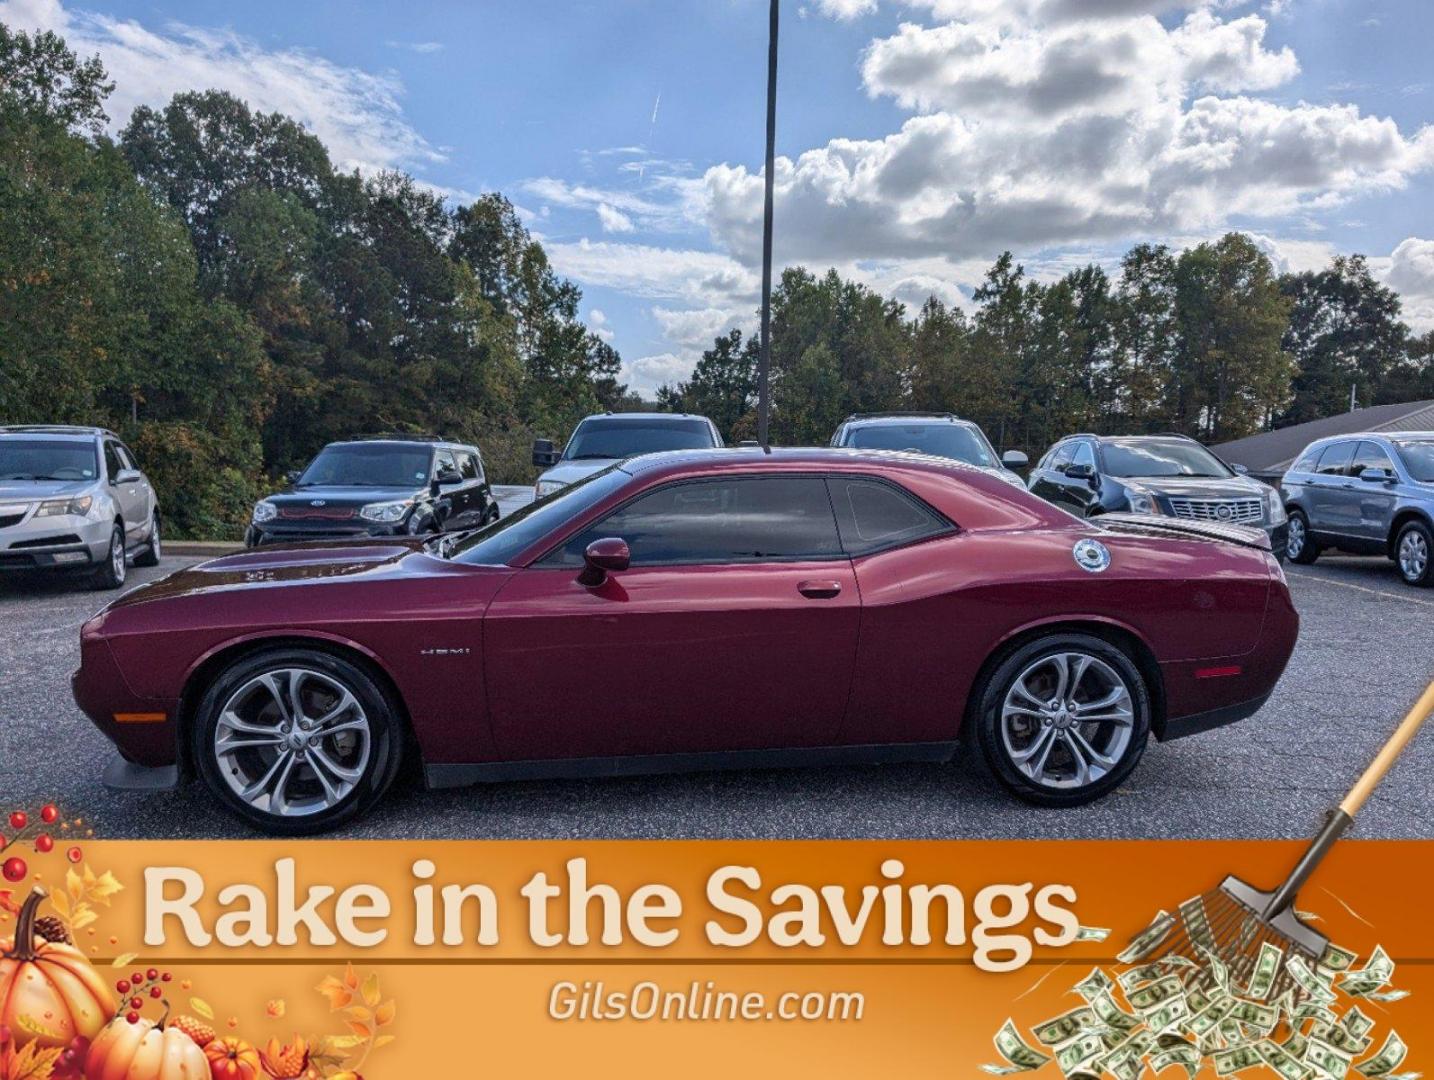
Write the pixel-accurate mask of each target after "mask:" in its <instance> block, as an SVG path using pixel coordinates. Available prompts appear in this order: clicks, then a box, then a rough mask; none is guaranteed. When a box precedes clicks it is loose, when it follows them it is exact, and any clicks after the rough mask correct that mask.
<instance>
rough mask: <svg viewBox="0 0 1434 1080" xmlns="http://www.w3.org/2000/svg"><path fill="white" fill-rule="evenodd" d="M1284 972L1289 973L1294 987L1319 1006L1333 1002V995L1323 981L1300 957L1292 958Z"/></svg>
mask: <svg viewBox="0 0 1434 1080" xmlns="http://www.w3.org/2000/svg"><path fill="white" fill-rule="evenodd" d="M1285 970H1286V971H1287V972H1289V974H1290V978H1292V979H1294V981H1295V985H1297V986H1298V987H1299V988H1300V989H1301V990H1303V991H1304V992H1305V993H1306V994H1308V995H1309V997H1310V999H1311V1000H1312V1001H1314V1002H1316V1003H1318V1004H1320V1005H1328V1004H1330V1003H1331V1002H1333V1001H1334V1000H1335V993H1334V991H1333V990H1331V989H1330V988H1329V987H1328V986H1327V985H1325V982H1324V980H1323V979H1321V978H1320V977H1319V976H1318V975H1316V974H1315V973H1314V972H1313V971H1311V970H1310V967H1309V965H1308V964H1307V963H1305V961H1304V957H1302V956H1292V957H1290V959H1289V962H1288V963H1286V964H1285Z"/></svg>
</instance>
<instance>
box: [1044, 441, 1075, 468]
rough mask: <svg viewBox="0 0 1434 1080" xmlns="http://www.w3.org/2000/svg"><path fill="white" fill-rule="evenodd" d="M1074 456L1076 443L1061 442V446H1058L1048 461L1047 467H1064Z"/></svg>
mask: <svg viewBox="0 0 1434 1080" xmlns="http://www.w3.org/2000/svg"><path fill="white" fill-rule="evenodd" d="M1074 456H1075V443H1061V445H1060V446H1057V447H1056V449H1055V452H1054V453H1053V454H1051V460H1050V461H1049V463H1047V465H1046V468H1048V469H1064V468H1065V467H1066V466H1067V465H1069V464H1070V463H1071V458H1072V457H1074Z"/></svg>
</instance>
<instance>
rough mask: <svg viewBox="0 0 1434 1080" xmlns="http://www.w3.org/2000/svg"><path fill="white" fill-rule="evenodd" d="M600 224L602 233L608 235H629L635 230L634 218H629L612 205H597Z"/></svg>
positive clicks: (602, 203)
mask: <svg viewBox="0 0 1434 1080" xmlns="http://www.w3.org/2000/svg"><path fill="white" fill-rule="evenodd" d="M597 216H598V224H600V225H601V226H602V231H603V232H607V233H629V232H632V230H633V229H634V228H635V226H634V225H633V223H632V218H630V217H628V216H627V215H626V214H624V213H623V212H622V211H621V210H619V209H618V208H617V207H615V206H613V205H612V204H611V203H605V202H600V203H598V204H597Z"/></svg>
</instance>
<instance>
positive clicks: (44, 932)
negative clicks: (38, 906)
mask: <svg viewBox="0 0 1434 1080" xmlns="http://www.w3.org/2000/svg"><path fill="white" fill-rule="evenodd" d="M35 933H37V934H39V935H40V936H41V937H42V938H44V939H45V940H46V941H51V942H54V943H55V944H57V945H69V944H71V943H72V942H71V938H70V932H69V931H68V930H66V929H65V924H64V923H62V922H61V921H60V920H59V919H57V918H56V917H55V916H53V915H42V916H41V917H40V918H38V919H36V920H35Z"/></svg>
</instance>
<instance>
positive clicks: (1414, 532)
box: [1280, 431, 1434, 587]
mask: <svg viewBox="0 0 1434 1080" xmlns="http://www.w3.org/2000/svg"><path fill="white" fill-rule="evenodd" d="M1280 495H1281V497H1282V498H1283V499H1284V502H1285V508H1286V510H1287V511H1288V513H1289V516H1290V559H1291V560H1292V561H1293V562H1297V563H1312V562H1314V561H1315V560H1316V559H1318V558H1319V556H1320V552H1322V551H1323V550H1325V549H1326V548H1338V549H1339V550H1340V551H1347V552H1350V553H1352V554H1360V555H1383V556H1385V557H1386V558H1388V559H1390V560H1392V561H1393V563H1394V565H1395V566H1396V567H1398V569H1399V576H1400V577H1402V578H1403V579H1404V580H1405V581H1406V582H1408V583H1409V584H1410V585H1422V586H1426V587H1427V586H1430V585H1434V559H1431V557H1430V552H1431V551H1434V431H1420V432H1407V433H1401V434H1398V435H1381V434H1378V433H1367V434H1361V435H1341V436H1338V437H1335V438H1328V439H1320V440H1318V441H1316V442H1312V443H1310V445H1309V446H1307V447H1305V450H1304V453H1302V454H1300V456H1299V457H1298V458H1296V459H1295V463H1294V465H1293V466H1291V467H1290V470H1289V471H1288V472H1286V473H1285V475H1284V478H1283V480H1282V481H1281V482H1280Z"/></svg>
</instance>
